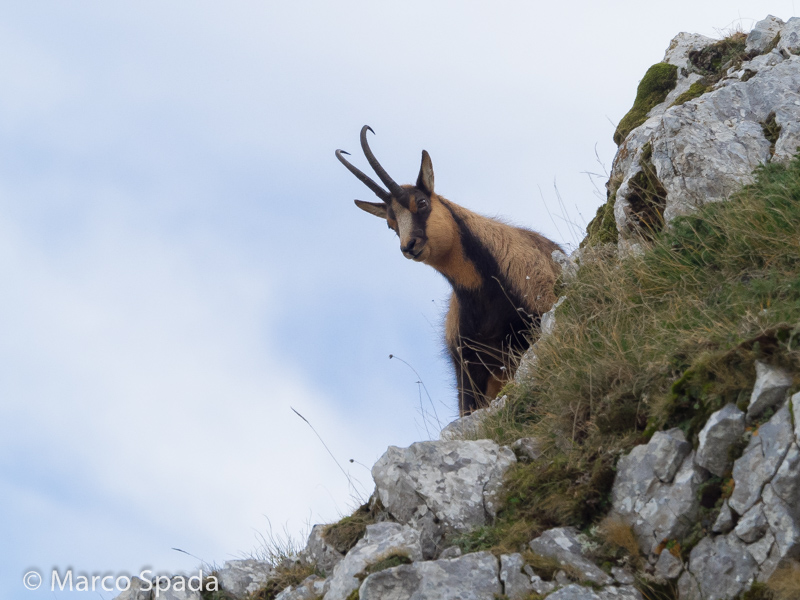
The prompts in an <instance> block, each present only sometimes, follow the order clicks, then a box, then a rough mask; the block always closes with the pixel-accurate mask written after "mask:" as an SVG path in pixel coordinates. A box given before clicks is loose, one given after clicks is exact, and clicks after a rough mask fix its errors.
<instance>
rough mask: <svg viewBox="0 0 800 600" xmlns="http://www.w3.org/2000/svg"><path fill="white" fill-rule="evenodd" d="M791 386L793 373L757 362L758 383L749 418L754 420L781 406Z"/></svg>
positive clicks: (748, 414)
mask: <svg viewBox="0 0 800 600" xmlns="http://www.w3.org/2000/svg"><path fill="white" fill-rule="evenodd" d="M791 385H792V375H791V373H789V372H787V371H786V370H785V369H781V368H780V367H775V366H773V365H768V364H766V363H763V362H761V361H758V360H757V361H756V383H755V386H754V387H753V393H752V395H751V396H750V405H749V406H748V407H747V418H748V419H754V418H756V417H758V416H760V415H761V413H763V412H764V411H765V410H767V409H768V408H773V407H775V406H777V405H779V404H780V403H781V402H783V399H784V397H785V395H786V390H788V389H789V387H790V386H791Z"/></svg>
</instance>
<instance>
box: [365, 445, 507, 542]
mask: <svg viewBox="0 0 800 600" xmlns="http://www.w3.org/2000/svg"><path fill="white" fill-rule="evenodd" d="M516 460H517V459H516V457H515V456H514V453H513V452H512V451H511V450H510V449H509V448H508V447H506V446H502V447H501V446H498V445H497V444H496V443H495V442H493V441H491V440H476V441H439V442H418V443H416V444H412V445H411V446H409V447H408V448H397V447H394V446H391V447H389V449H388V450H387V451H386V453H385V454H384V455H383V456H382V457H381V458H380V460H378V462H377V463H375V466H374V467H372V477H373V479H374V480H375V485H376V487H377V493H378V495H379V497H380V500H381V502H382V503H383V506H384V507H385V508H386V510H387V511H388V512H389V513H390V514H391V515H392V517H393V518H394V519H396V520H397V521H398V522H400V523H407V524H411V525H413V526H414V527H417V528H419V529H420V531H421V532H422V535H423V544H424V550H425V555H426V556H427V557H432V556H435V555H436V554H437V544H438V542H439V540H440V539H441V537H442V536H443V535H444V534H445V533H450V532H459V533H463V532H467V531H469V530H471V529H473V528H475V527H479V526H481V525H485V524H487V523H489V522H490V521H491V520H492V519H493V518H494V516H495V514H496V510H497V493H498V491H499V489H500V486H501V485H502V482H503V475H504V474H505V472H506V471H507V470H508V468H509V467H510V466H511V465H513V464H514V463H515V462H516Z"/></svg>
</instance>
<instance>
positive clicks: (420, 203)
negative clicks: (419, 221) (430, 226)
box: [417, 198, 428, 210]
mask: <svg viewBox="0 0 800 600" xmlns="http://www.w3.org/2000/svg"><path fill="white" fill-rule="evenodd" d="M426 208H428V200H427V199H426V198H417V210H423V209H426Z"/></svg>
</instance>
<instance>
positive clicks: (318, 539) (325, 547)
mask: <svg viewBox="0 0 800 600" xmlns="http://www.w3.org/2000/svg"><path fill="white" fill-rule="evenodd" d="M327 527H328V525H314V527H312V528H311V533H309V534H308V541H307V542H306V548H305V550H304V551H303V558H304V559H305V560H306V562H308V563H310V564H313V565H316V566H317V568H318V569H319V570H320V571H322V572H323V573H332V572H333V568H334V567H335V566H336V565H337V564H339V561H341V560H342V559H343V558H344V555H343V554H342V553H341V552H339V551H338V550H337V549H336V548H334V547H333V546H331V545H330V544H329V543H328V542H326V541H325V537H324V535H323V534H324V533H325V529H327Z"/></svg>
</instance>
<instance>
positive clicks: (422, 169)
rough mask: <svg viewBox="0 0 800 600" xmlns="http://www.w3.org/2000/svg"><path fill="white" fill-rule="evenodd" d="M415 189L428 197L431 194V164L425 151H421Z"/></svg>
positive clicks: (429, 157)
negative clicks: (420, 162) (420, 161)
mask: <svg viewBox="0 0 800 600" xmlns="http://www.w3.org/2000/svg"><path fill="white" fill-rule="evenodd" d="M417 188H418V189H420V190H422V191H423V192H425V193H426V194H428V196H430V195H431V194H433V163H432V162H431V156H430V154H428V151H427V150H423V151H422V164H421V165H420V166H419V176H418V177H417Z"/></svg>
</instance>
